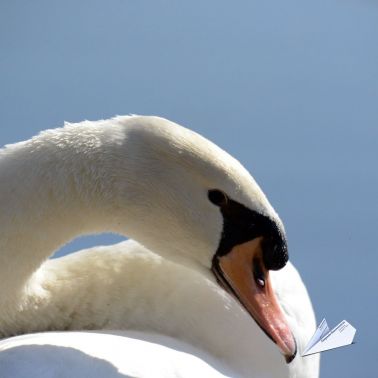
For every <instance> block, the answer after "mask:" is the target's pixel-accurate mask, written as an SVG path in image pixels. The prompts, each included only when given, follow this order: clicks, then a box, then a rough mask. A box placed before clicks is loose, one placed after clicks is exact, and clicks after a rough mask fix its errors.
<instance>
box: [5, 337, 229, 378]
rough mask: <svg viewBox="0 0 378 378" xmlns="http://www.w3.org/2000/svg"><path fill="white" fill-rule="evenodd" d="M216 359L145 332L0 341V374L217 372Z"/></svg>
mask: <svg viewBox="0 0 378 378" xmlns="http://www.w3.org/2000/svg"><path fill="white" fill-rule="evenodd" d="M223 369H224V367H222V366H221V363H220V362H219V361H216V360H214V359H213V358H211V357H210V356H207V355H206V354H205V353H203V352H201V351H199V350H197V349H195V348H193V347H191V346H190V345H187V344H185V343H182V342H179V341H177V340H175V339H172V338H169V337H166V336H162V335H157V334H149V333H146V332H134V331H129V332H128V331H124V332H114V333H111V332H107V333H102V332H46V333H36V334H28V335H23V336H17V337H12V338H9V339H5V340H2V341H0V376H1V377H2V378H37V377H38V378H76V377H77V378H79V377H80V378H83V377H85V378H86V377H88V378H100V377H101V378H121V377H122V378H124V377H141V378H144V377H145V378H150V377H151V378H161V377H164V378H170V377H172V378H173V377H182V378H186V377H187V378H191V377H209V378H221V377H226V376H229V375H225V374H223V372H221V370H223Z"/></svg>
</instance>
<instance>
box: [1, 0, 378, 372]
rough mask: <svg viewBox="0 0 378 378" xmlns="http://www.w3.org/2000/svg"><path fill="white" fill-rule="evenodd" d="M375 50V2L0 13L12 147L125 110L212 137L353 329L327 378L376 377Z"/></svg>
mask: <svg viewBox="0 0 378 378" xmlns="http://www.w3.org/2000/svg"><path fill="white" fill-rule="evenodd" d="M377 41H378V4H377V3H376V2H374V1H371V0H359V1H357V0H355V1H352V0H343V1H341V0H327V1H325V0H318V1H308V0H301V1H299V0H296V1H294V0H288V1H285V2H282V1H278V0H271V1H255V0H249V1H238V2H230V1H222V0H217V1H215V0H211V1H210V0H208V1H190V2H181V1H173V0H154V1H143V0H139V1H136V0H109V1H106V2H105V1H99V0H90V1H89V0H81V1H73V0H66V1H64V2H62V1H56V0H49V1H40V0H34V1H33V2H26V1H24V2H21V1H19V0H15V1H2V2H1V3H0V114H1V119H2V123H1V127H0V143H1V144H2V145H3V144H6V143H11V142H16V141H19V140H24V139H27V138H29V137H31V136H32V135H34V134H36V133H37V132H38V131H40V130H43V129H46V128H52V127H58V126H61V125H62V124H63V121H64V120H67V121H81V120H83V119H91V120H94V119H99V118H108V117H111V116H113V115H116V114H127V113H137V114H156V115H161V116H165V117H167V118H169V119H172V120H174V121H176V122H178V123H181V124H183V125H186V126H187V127H189V128H192V129H194V130H196V131H197V132H199V133H201V134H203V135H204V136H206V137H208V138H209V139H211V140H213V141H214V142H216V143H217V144H219V145H220V146H221V147H223V148H224V149H226V150H227V151H228V152H230V153H231V154H233V155H234V156H235V157H237V158H238V159H239V160H240V161H241V162H242V163H243V164H244V165H245V166H246V167H247V168H248V169H249V170H250V171H251V173H252V174H253V175H254V177H255V178H256V179H257V181H258V182H259V183H260V184H261V186H262V188H263V189H264V191H265V192H266V194H267V195H268V197H269V199H270V201H271V202H272V204H273V205H274V207H275V208H276V210H277V211H278V212H279V214H280V215H281V217H282V219H283V221H284V223H285V225H286V229H287V232H288V239H289V248H290V253H291V255H290V256H291V260H292V261H293V262H294V264H295V265H296V266H297V267H298V269H299V270H300V272H301V274H302V276H303V279H304V280H305V282H306V284H307V287H308V289H309V292H310V294H311V297H312V300H313V304H314V307H315V310H316V313H317V317H318V319H321V318H322V317H323V316H326V317H327V319H328V320H329V324H330V325H334V324H336V323H337V322H338V321H339V320H341V319H344V318H346V319H347V320H349V321H350V322H351V323H352V324H353V325H355V326H356V328H357V343H356V344H355V345H353V346H352V347H349V348H345V349H340V350H335V351H333V352H328V353H325V354H323V356H322V368H321V371H322V374H321V376H322V377H324V378H333V377H335V376H340V377H356V376H364V377H366V378H369V377H374V376H376V369H377V368H376V355H377V350H376V346H377V337H378V331H377V330H376V328H375V324H374V323H375V320H376V312H377V311H378V301H377V283H376V276H377V273H376V272H377V265H378V264H377V263H378V258H377V242H376V234H377V229H378V216H377V214H378V213H377V211H378V206H377V199H376V196H377V189H378V188H377V186H378V177H377V176H378V175H377V168H376V166H377V160H378V47H377ZM113 240H118V239H117V238H114V237H110V236H98V237H96V238H95V239H87V238H86V239H81V240H79V241H76V242H74V243H72V244H71V245H70V246H68V247H66V249H65V250H64V253H65V252H67V251H69V250H76V249H79V248H81V247H83V246H87V245H91V244H93V243H94V244H101V243H109V242H111V241H113Z"/></svg>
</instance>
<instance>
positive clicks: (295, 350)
mask: <svg viewBox="0 0 378 378" xmlns="http://www.w3.org/2000/svg"><path fill="white" fill-rule="evenodd" d="M293 340H294V351H293V353H291V354H285V361H286V363H287V364H290V362H291V361H293V360H294V358H295V357H296V355H297V351H298V348H297V341H296V340H295V338H294V337H293Z"/></svg>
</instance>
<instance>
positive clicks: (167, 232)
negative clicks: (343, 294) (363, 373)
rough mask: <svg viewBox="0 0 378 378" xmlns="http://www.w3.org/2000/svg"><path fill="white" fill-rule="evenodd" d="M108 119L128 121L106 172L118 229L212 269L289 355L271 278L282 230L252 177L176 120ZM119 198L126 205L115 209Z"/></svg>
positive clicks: (281, 259) (290, 344)
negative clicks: (110, 173)
mask: <svg viewBox="0 0 378 378" xmlns="http://www.w3.org/2000/svg"><path fill="white" fill-rule="evenodd" d="M113 121H114V122H116V123H118V124H119V126H120V127H121V129H122V127H125V128H126V129H127V133H125V134H124V135H125V136H124V137H119V141H118V143H117V147H115V149H116V150H119V151H120V152H119V153H116V152H114V154H116V155H117V156H118V157H119V158H118V159H117V161H116V163H114V161H113V167H112V169H116V172H117V173H115V174H114V175H113V179H112V180H110V181H111V182H112V185H113V190H112V193H114V192H116V193H117V195H116V196H115V199H116V200H115V201H113V204H114V205H113V206H114V207H115V208H114V209H113V210H114V211H113V214H114V223H115V224H116V225H117V227H118V230H117V231H119V232H123V228H124V227H125V229H127V235H128V236H130V237H132V238H134V239H136V240H138V241H139V242H141V243H142V244H144V245H145V246H146V247H148V248H150V249H151V250H153V251H156V252H157V253H159V254H161V255H163V256H165V257H168V258H171V259H174V260H180V262H184V263H185V262H187V264H194V265H196V267H198V268H200V269H202V270H206V271H207V272H210V273H211V274H212V275H213V276H214V277H215V278H216V280H217V281H218V283H219V285H220V286H221V287H223V288H224V289H225V290H226V291H228V292H229V293H231V294H232V295H233V296H234V297H235V298H236V300H237V301H239V303H240V304H241V305H242V306H243V307H244V308H245V310H246V311H247V312H248V313H249V314H250V315H251V316H252V317H253V319H254V320H255V321H256V322H257V324H258V325H259V326H260V327H261V329H262V330H263V331H264V332H265V333H266V334H267V336H268V337H269V338H271V339H272V340H273V341H274V342H275V343H276V344H277V346H278V347H279V349H280V351H281V353H282V354H283V355H284V356H285V358H286V361H287V362H290V361H291V360H292V359H293V358H294V357H295V354H296V343H295V339H294V337H293V335H292V333H291V331H290V328H289V326H288V323H287V321H286V319H285V316H284V314H283V312H282V311H281V309H280V306H279V304H278V302H277V299H276V297H275V294H274V292H273V289H272V286H271V282H270V278H269V271H270V270H278V269H281V268H283V267H284V266H285V264H286V262H287V261H288V251H287V243H286V237H285V231H284V228H283V225H282V222H281V220H280V218H279V217H278V215H277V214H276V212H275V211H274V209H273V208H272V206H271V205H270V203H269V201H268V200H267V198H266V196H265V195H264V193H263V192H262V190H261V189H260V187H259V186H258V185H257V183H256V182H255V180H254V179H253V177H252V176H251V175H250V174H249V173H248V172H247V170H246V169H245V168H244V167H243V166H242V165H241V164H240V163H239V162H238V161H237V160H236V159H234V158H233V157H231V156H230V155H229V154H227V153H226V152H225V151H223V150H222V149H220V148H219V147H217V146H216V145H215V144H213V143H211V142H210V141H208V140H207V139H205V138H203V137H202V136H200V135H198V134H196V133H194V132H192V131H190V130H188V129H186V128H184V127H181V126H179V125H177V124H175V123H173V122H170V121H168V120H165V119H162V118H159V117H142V116H133V117H117V118H116V119H114V120H113ZM121 134H122V133H121ZM122 135H123V134H122ZM125 155H127V156H125ZM126 161H127V165H126V164H125V162H126ZM123 206H125V207H127V211H125V212H123V211H119V210H120V208H121V210H122V208H123ZM116 214H118V215H116ZM126 225H127V226H126Z"/></svg>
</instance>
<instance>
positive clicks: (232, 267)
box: [212, 237, 297, 363]
mask: <svg viewBox="0 0 378 378" xmlns="http://www.w3.org/2000/svg"><path fill="white" fill-rule="evenodd" d="M262 241H263V238H262V237H258V238H256V239H253V240H251V241H248V242H246V243H243V244H239V245H236V246H235V247H233V248H232V249H231V251H230V252H229V253H227V254H226V255H224V256H215V257H214V260H213V267H212V270H213V272H214V274H215V276H216V278H217V280H218V282H219V283H220V284H221V285H222V286H223V287H224V288H225V289H226V290H227V291H228V292H230V293H231V294H232V295H233V296H234V297H236V299H237V300H238V301H239V302H240V303H241V304H242V305H243V307H244V308H245V309H246V310H247V312H248V313H249V314H250V315H251V316H252V317H253V318H254V319H255V321H256V322H257V324H258V325H259V326H260V327H261V328H262V330H263V331H264V332H265V333H266V334H267V336H269V337H270V338H271V339H272V340H273V341H274V342H275V343H276V344H277V346H278V347H279V349H280V350H281V352H282V354H283V355H284V356H285V359H286V362H287V363H289V362H291V361H292V360H293V359H294V358H295V355H296V351H297V347H296V342H295V339H294V337H293V334H292V332H291V330H290V328H289V325H288V323H287V321H286V319H285V316H284V314H283V313H282V310H281V308H280V306H279V304H278V302H277V299H276V296H275V294H274V291H273V288H272V285H271V281H270V278H269V271H268V270H267V269H266V268H265V266H264V263H263V259H262V246H261V243H262Z"/></svg>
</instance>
